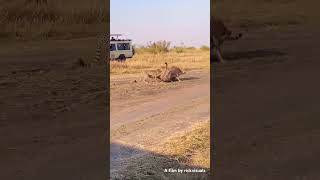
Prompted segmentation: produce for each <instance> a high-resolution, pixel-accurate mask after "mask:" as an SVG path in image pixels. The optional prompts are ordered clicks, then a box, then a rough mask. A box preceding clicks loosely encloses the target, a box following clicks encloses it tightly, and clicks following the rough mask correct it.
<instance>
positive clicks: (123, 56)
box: [119, 54, 126, 62]
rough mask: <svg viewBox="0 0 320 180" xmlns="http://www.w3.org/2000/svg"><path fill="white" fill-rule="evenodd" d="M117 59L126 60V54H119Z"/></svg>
mask: <svg viewBox="0 0 320 180" xmlns="http://www.w3.org/2000/svg"><path fill="white" fill-rule="evenodd" d="M119 60H120V62H123V61H126V56H125V55H124V54H121V55H120V56H119Z"/></svg>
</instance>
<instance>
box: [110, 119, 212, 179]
mask: <svg viewBox="0 0 320 180" xmlns="http://www.w3.org/2000/svg"><path fill="white" fill-rule="evenodd" d="M159 147H161V148H159V149H156V150H155V153H150V154H148V155H145V156H143V157H141V156H140V157H134V158H132V159H131V160H130V161H129V162H128V165H127V167H126V171H125V172H123V174H121V175H120V177H119V178H120V179H121V178H124V179H125V178H128V177H130V178H131V179H141V180H144V179H178V180H179V179H185V180H196V179H197V180H201V179H203V180H204V179H208V176H209V173H208V170H209V166H210V123H209V121H205V122H203V123H199V124H196V125H194V126H193V127H192V128H191V129H189V130H187V131H184V132H182V133H179V134H176V135H173V136H171V137H170V138H168V139H167V140H165V142H164V143H163V145H161V146H159ZM170 168H172V169H191V170H192V169H205V170H206V173H190V172H189V173H187V172H185V173H175V172H173V173H168V172H167V173H166V172H164V171H165V169H170ZM115 179H117V178H115Z"/></svg>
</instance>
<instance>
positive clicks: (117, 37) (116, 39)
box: [110, 34, 131, 41]
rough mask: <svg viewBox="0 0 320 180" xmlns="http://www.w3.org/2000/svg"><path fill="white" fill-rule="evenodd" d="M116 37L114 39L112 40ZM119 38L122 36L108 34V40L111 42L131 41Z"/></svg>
mask: <svg viewBox="0 0 320 180" xmlns="http://www.w3.org/2000/svg"><path fill="white" fill-rule="evenodd" d="M114 36H116V38H114ZM119 36H122V34H110V40H112V41H131V39H119Z"/></svg>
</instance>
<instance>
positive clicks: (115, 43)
mask: <svg viewBox="0 0 320 180" xmlns="http://www.w3.org/2000/svg"><path fill="white" fill-rule="evenodd" d="M115 36H116V38H115ZM119 36H121V34H111V36H110V60H118V61H125V60H126V59H127V58H132V56H133V55H134V54H135V51H134V48H133V46H132V40H131V39H119V38H118V37H119Z"/></svg>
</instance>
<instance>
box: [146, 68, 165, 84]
mask: <svg viewBox="0 0 320 180" xmlns="http://www.w3.org/2000/svg"><path fill="white" fill-rule="evenodd" d="M161 72H162V71H161V69H156V70H146V71H144V79H143V81H144V82H147V79H148V78H153V79H154V80H155V81H157V79H160V76H161Z"/></svg>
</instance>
